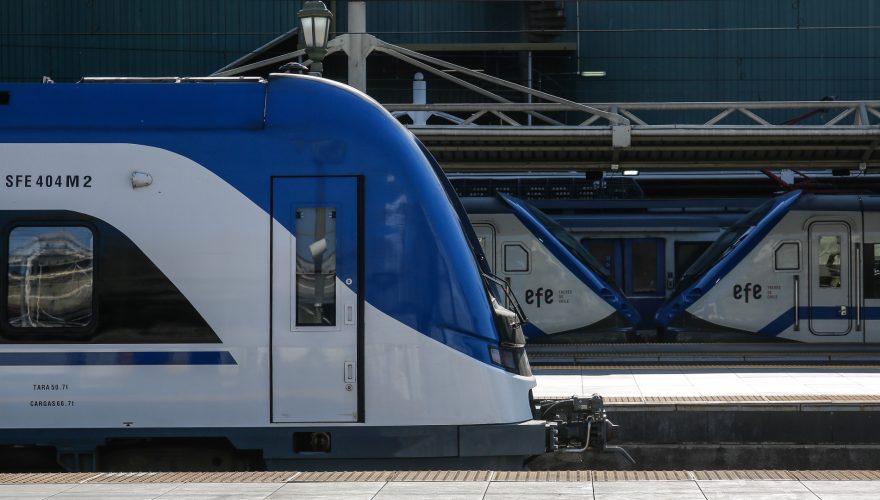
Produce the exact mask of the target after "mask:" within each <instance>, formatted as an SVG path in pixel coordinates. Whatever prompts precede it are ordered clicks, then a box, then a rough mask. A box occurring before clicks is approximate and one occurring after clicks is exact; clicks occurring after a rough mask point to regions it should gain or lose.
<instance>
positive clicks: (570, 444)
mask: <svg viewBox="0 0 880 500" xmlns="http://www.w3.org/2000/svg"><path fill="white" fill-rule="evenodd" d="M535 412H536V413H537V414H538V415H536V416H539V418H541V419H543V420H545V421H546V422H547V451H549V452H555V453H584V452H586V451H588V450H590V451H594V452H614V453H620V454H622V455H623V456H624V458H626V459H627V460H629V461H630V462H632V463H635V460H633V458H632V457H631V456H630V455H629V453H627V452H626V450H624V449H623V448H621V447H619V446H612V445H609V444H608V443H609V441H612V440H613V439H614V438H615V437H616V429H617V427H618V426H617V425H615V424H614V423H613V422H612V421H611V420H609V419H608V416H607V415H606V413H605V401H604V400H603V399H602V396H599V395H598V394H593V395H592V396H590V397H588V398H581V397H577V396H572V397H570V398H568V399H560V400H551V401H542V402H540V403H539V404H537V405H536V406H535Z"/></svg>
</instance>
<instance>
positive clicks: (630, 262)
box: [581, 238, 666, 330]
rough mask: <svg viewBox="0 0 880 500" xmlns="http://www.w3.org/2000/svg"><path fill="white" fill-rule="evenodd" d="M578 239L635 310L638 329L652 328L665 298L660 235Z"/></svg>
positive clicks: (662, 247)
mask: <svg viewBox="0 0 880 500" xmlns="http://www.w3.org/2000/svg"><path fill="white" fill-rule="evenodd" d="M581 243H582V244H583V245H584V246H585V247H586V248H587V250H589V251H590V254H592V255H593V257H594V258H595V259H596V260H597V261H599V263H600V264H602V265H603V266H605V268H606V269H607V270H608V271H609V273H610V275H611V278H612V280H614V282H615V283H617V285H618V286H620V288H621V289H622V290H623V293H624V294H625V295H626V297H627V298H628V299H629V301H630V303H632V305H633V306H634V307H635V308H636V310H638V311H639V314H640V315H641V318H642V320H641V322H640V323H639V325H638V328H639V329H643V330H644V329H652V328H654V315H655V314H656V312H657V309H658V308H659V307H660V305H661V304H662V303H663V301H664V300H665V298H666V281H665V272H666V250H665V248H664V246H663V245H664V241H663V239H662V238H597V239H593V238H590V239H584V240H582V241H581Z"/></svg>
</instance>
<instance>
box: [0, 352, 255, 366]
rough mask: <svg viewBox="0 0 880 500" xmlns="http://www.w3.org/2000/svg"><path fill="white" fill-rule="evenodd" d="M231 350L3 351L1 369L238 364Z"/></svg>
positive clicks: (0, 361) (0, 358) (0, 359)
mask: <svg viewBox="0 0 880 500" xmlns="http://www.w3.org/2000/svg"><path fill="white" fill-rule="evenodd" d="M237 364H238V363H237V362H236V361H235V358H233V357H232V354H230V353H229V352H228V351H126V352H3V353H0V366H68V365H90V366H108V365H111V366H112V365H237Z"/></svg>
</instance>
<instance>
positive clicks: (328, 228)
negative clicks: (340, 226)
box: [295, 207, 336, 326]
mask: <svg viewBox="0 0 880 500" xmlns="http://www.w3.org/2000/svg"><path fill="white" fill-rule="evenodd" d="M295 224H296V230H295V232H296V326H336V210H335V209H333V208H328V207H317V208H298V209H296V223H295Z"/></svg>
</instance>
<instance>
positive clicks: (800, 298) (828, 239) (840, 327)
mask: <svg viewBox="0 0 880 500" xmlns="http://www.w3.org/2000/svg"><path fill="white" fill-rule="evenodd" d="M656 321H657V326H658V328H659V329H660V330H661V331H664V332H666V333H668V334H670V336H672V337H676V336H678V337H682V336H684V335H686V336H687V337H688V338H689V339H691V338H710V337H715V336H717V337H720V338H731V336H732V334H733V337H734V338H736V334H740V335H739V336H738V338H739V339H743V338H749V337H751V338H755V337H756V336H761V337H767V338H773V339H787V340H794V341H800V342H850V343H877V342H880V197H878V196H870V195H822V194H810V193H806V192H802V191H793V192H791V193H788V194H785V195H783V196H780V197H778V198H775V199H772V200H770V201H768V202H766V203H764V204H763V205H761V206H759V207H757V208H755V209H754V210H753V211H752V212H750V213H749V214H747V215H746V216H744V217H743V218H742V219H741V220H740V221H739V222H737V223H736V224H735V225H733V226H732V227H730V228H729V229H728V230H727V231H725V232H724V233H723V234H722V235H721V236H720V237H719V238H718V240H717V241H715V242H714V243H713V244H712V246H711V247H709V248H708V249H707V250H706V252H705V253H704V254H703V255H702V256H700V258H699V259H698V260H697V261H695V262H694V264H693V265H692V266H691V267H690V268H689V269H688V270H687V272H686V273H685V275H684V276H683V278H682V280H681V282H680V283H679V285H678V288H677V289H676V293H675V294H674V295H673V296H672V297H671V298H670V299H669V300H668V301H667V302H666V303H665V304H664V305H663V307H662V308H660V310H659V311H658V312H657V316H656Z"/></svg>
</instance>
